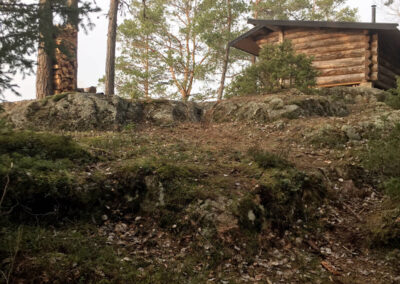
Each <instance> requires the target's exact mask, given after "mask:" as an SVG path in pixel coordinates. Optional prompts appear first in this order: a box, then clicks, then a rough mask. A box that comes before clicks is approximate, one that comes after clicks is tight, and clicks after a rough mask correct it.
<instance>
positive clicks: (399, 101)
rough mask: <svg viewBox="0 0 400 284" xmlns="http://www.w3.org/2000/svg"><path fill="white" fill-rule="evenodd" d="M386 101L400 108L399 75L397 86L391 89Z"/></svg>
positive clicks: (393, 106) (391, 105) (395, 107)
mask: <svg viewBox="0 0 400 284" xmlns="http://www.w3.org/2000/svg"><path fill="white" fill-rule="evenodd" d="M385 103H386V104H387V105H388V106H390V107H392V108H394V109H400V77H397V87H396V88H393V89H390V90H389V95H388V96H386V98H385Z"/></svg>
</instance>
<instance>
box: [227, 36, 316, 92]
mask: <svg viewBox="0 0 400 284" xmlns="http://www.w3.org/2000/svg"><path fill="white" fill-rule="evenodd" d="M317 74H318V73H317V71H316V70H315V69H314V68H313V67H312V58H311V57H308V56H306V55H304V54H295V52H294V50H293V47H292V44H291V43H290V41H284V42H283V43H282V44H278V45H274V44H269V45H266V46H264V47H263V48H262V49H261V51H260V56H259V60H258V62H256V64H253V65H251V66H249V67H248V68H246V69H245V70H244V71H243V73H242V74H240V75H238V76H237V77H236V78H235V79H234V80H233V81H232V82H231V84H230V85H229V87H228V90H227V96H244V95H255V94H263V93H267V92H275V91H278V90H281V89H284V88H297V89H299V90H301V91H304V92H307V91H308V90H309V88H310V87H313V86H315V84H316V81H315V77H316V76H317Z"/></svg>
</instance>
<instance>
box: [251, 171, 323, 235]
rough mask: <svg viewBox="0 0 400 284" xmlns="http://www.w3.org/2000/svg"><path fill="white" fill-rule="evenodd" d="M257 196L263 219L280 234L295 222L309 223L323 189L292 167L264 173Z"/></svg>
mask: <svg viewBox="0 0 400 284" xmlns="http://www.w3.org/2000/svg"><path fill="white" fill-rule="evenodd" d="M257 194H258V195H259V196H260V200H261V205H262V206H263V207H264V208H265V212H264V214H265V218H266V220H267V221H268V222H270V223H271V225H272V227H273V228H276V229H278V230H279V231H281V232H283V231H284V230H286V229H287V228H289V227H290V226H291V225H293V224H294V223H295V222H296V221H297V220H298V219H301V220H304V221H305V222H307V223H308V224H312V220H314V219H316V218H317V216H316V214H315V213H316V211H317V208H318V207H319V206H321V204H322V203H323V198H324V197H325V196H326V187H325V185H324V183H323V181H322V179H321V178H319V177H318V176H314V175H306V174H304V173H302V172H299V171H297V170H296V169H294V168H293V169H289V170H286V171H270V172H267V173H265V174H264V177H263V179H262V181H261V184H260V186H259V188H258V190H257Z"/></svg>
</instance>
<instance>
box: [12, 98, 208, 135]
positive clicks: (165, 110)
mask: <svg viewBox="0 0 400 284" xmlns="http://www.w3.org/2000/svg"><path fill="white" fill-rule="evenodd" d="M5 109H6V113H5V117H6V118H7V119H8V121H10V122H11V123H12V124H13V125H14V126H16V127H18V128H33V129H48V130H49V129H50V130H57V129H58V130H79V131H86V130H94V129H96V130H114V129H120V128H121V127H123V126H125V125H128V124H131V123H144V122H151V123H156V124H171V123H175V122H185V121H188V122H197V121H200V120H201V117H202V112H203V110H202V109H201V108H200V107H199V106H198V105H197V104H195V103H193V102H180V101H168V100H153V101H129V100H126V99H123V98H121V97H118V96H113V97H111V98H107V97H105V96H104V95H101V94H83V93H65V94H60V95H56V96H52V97H48V98H46V99H44V100H34V101H25V102H20V103H13V104H7V106H6V108H5Z"/></svg>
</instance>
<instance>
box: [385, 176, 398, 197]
mask: <svg viewBox="0 0 400 284" xmlns="http://www.w3.org/2000/svg"><path fill="white" fill-rule="evenodd" d="M384 187H385V191H386V194H387V195H388V196H390V198H391V199H393V200H395V201H400V178H398V177H394V178H391V179H389V180H388V181H386V182H385V183H384Z"/></svg>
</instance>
